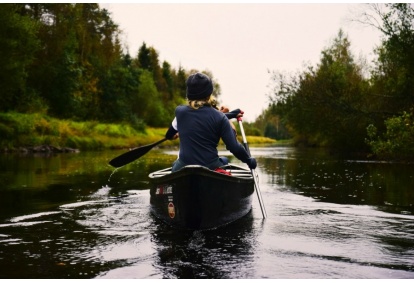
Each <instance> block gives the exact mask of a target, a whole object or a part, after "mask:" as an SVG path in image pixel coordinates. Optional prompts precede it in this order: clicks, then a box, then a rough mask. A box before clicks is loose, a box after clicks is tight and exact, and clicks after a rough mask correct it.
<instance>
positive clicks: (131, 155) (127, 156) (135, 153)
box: [109, 138, 167, 168]
mask: <svg viewBox="0 0 414 283" xmlns="http://www.w3.org/2000/svg"><path fill="white" fill-rule="evenodd" d="M166 140H167V139H166V138H163V139H162V140H159V141H157V142H154V143H152V144H148V145H144V146H140V147H136V148H134V149H131V150H130V151H128V152H125V153H123V154H121V155H120V156H117V157H115V158H114V159H112V160H111V161H109V164H110V165H111V166H113V167H116V168H118V167H122V166H124V165H126V164H128V163H131V162H132V161H134V160H137V159H138V158H140V157H141V156H143V155H144V154H146V153H147V152H148V151H150V150H151V149H152V148H153V147H155V146H156V145H158V144H160V143H162V142H165V141H166Z"/></svg>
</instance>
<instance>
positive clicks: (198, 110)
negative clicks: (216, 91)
mask: <svg viewBox="0 0 414 283" xmlns="http://www.w3.org/2000/svg"><path fill="white" fill-rule="evenodd" d="M186 85H187V100H188V105H180V106H178V107H177V108H176V109H175V119H174V121H173V122H172V124H171V126H170V127H169V129H168V130H167V132H166V134H165V137H166V138H167V139H170V140H171V139H174V138H177V137H178V132H179V135H180V151H179V156H178V159H177V160H176V161H175V162H174V163H173V166H172V171H173V172H175V171H178V170H179V169H181V168H182V167H184V166H186V165H202V166H205V167H207V168H209V169H211V170H216V169H217V168H220V167H221V166H223V165H225V162H223V161H222V160H221V159H220V158H219V156H218V150H217V146H218V143H219V141H220V138H221V139H222V140H223V142H224V144H225V145H226V149H227V150H229V151H230V152H231V153H232V154H233V155H234V156H235V157H236V158H238V159H239V160H241V161H242V162H244V163H246V164H247V165H248V166H249V168H250V169H255V168H256V166H257V162H256V159H255V158H253V157H250V156H249V154H248V152H247V151H246V149H245V148H244V147H243V145H241V144H240V143H239V142H238V141H237V139H236V133H235V131H234V130H233V128H232V127H231V126H230V122H229V119H228V118H227V116H226V115H225V114H224V113H222V112H220V111H217V110H216V109H215V108H213V107H212V105H211V104H210V103H209V100H210V98H211V94H212V93H213V83H212V81H211V79H210V78H209V77H208V76H207V75H205V74H203V73H195V74H192V75H190V76H189V77H188V79H187V81H186ZM237 115H238V114H236V116H237Z"/></svg>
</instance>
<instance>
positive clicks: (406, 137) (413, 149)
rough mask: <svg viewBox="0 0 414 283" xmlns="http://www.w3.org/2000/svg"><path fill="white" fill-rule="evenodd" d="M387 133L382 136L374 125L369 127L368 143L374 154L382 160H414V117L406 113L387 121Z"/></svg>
mask: <svg viewBox="0 0 414 283" xmlns="http://www.w3.org/2000/svg"><path fill="white" fill-rule="evenodd" d="M385 127H386V131H385V133H384V134H383V135H382V136H380V135H378V133H377V128H376V127H375V126H374V125H372V124H371V125H369V126H368V127H367V132H368V139H367V140H366V141H367V143H368V144H369V145H370V147H371V148H372V152H373V153H374V154H375V155H376V156H378V157H379V158H382V159H405V160H412V159H413V158H414V119H413V115H412V114H409V113H407V112H404V113H403V114H402V115H401V116H396V117H392V118H389V119H387V120H386V121H385Z"/></svg>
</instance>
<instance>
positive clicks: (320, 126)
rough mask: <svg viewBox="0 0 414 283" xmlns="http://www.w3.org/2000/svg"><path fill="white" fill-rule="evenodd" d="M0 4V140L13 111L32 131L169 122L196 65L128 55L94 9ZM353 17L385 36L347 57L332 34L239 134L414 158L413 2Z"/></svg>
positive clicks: (9, 131) (145, 50) (370, 8)
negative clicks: (29, 121)
mask: <svg viewBox="0 0 414 283" xmlns="http://www.w3.org/2000/svg"><path fill="white" fill-rule="evenodd" d="M0 7H1V9H0V48H1V52H0V63H1V66H2V67H1V69H0V73H1V75H0V89H1V95H0V135H1V136H2V142H1V146H16V145H17V144H19V143H16V142H15V141H16V136H17V135H19V134H21V133H22V132H24V131H23V130H21V131H20V132H19V130H18V129H16V124H13V123H15V121H16V120H19V119H20V118H16V117H17V116H18V117H22V116H21V115H32V116H27V117H40V118H38V121H42V123H43V124H44V125H43V126H42V123H40V122H37V124H36V123H35V124H33V125H32V126H30V127H31V128H34V129H37V130H36V131H34V133H35V134H38V135H43V134H45V132H47V131H49V132H51V131H54V130H51V126H50V123H51V122H50V121H49V120H50V119H60V120H64V121H71V122H74V123H82V122H86V121H88V122H87V123H106V124H107V125H112V124H119V125H124V126H125V125H128V127H131V128H132V129H133V130H134V131H136V132H145V131H146V129H147V128H148V127H154V128H163V127H168V125H169V123H170V122H171V118H172V117H173V116H174V109H175V107H176V106H177V105H178V104H182V103H185V89H186V87H185V80H186V78H187V76H188V75H189V74H191V73H192V72H194V71H196V70H185V69H183V68H182V67H181V66H179V67H178V69H175V68H173V67H172V66H171V64H169V63H168V62H167V61H164V62H160V60H159V56H158V51H157V50H156V49H155V48H154V47H152V46H147V45H146V44H145V42H143V43H142V45H141V47H140V48H139V50H137V51H136V54H129V53H126V52H125V51H124V50H123V49H122V42H121V40H120V38H121V36H120V35H121V30H120V28H119V27H118V25H117V24H116V23H114V21H113V20H112V19H111V15H110V13H109V12H108V11H107V10H106V9H102V8H100V6H99V4H93V3H76V4H75V3H68V4H63V3H29V4H23V3H6V4H0ZM358 20H359V21H361V23H363V24H367V25H371V26H373V27H375V28H377V29H379V30H380V31H381V33H382V35H383V37H382V38H381V45H380V46H378V47H377V48H376V50H375V54H376V59H375V60H374V61H373V62H370V63H368V62H366V61H364V60H362V59H361V58H356V57H355V56H354V55H353V54H352V52H351V51H350V46H351V44H352V43H351V42H350V41H349V40H348V37H347V35H346V33H345V32H344V31H343V30H340V31H338V34H337V36H336V37H335V39H334V40H333V42H332V44H331V45H330V46H328V47H326V48H325V49H324V50H322V51H321V56H320V62H319V63H318V64H317V65H316V66H307V67H305V68H304V70H302V71H300V72H298V73H296V74H285V73H281V72H279V71H277V70H275V71H273V72H272V74H271V76H270V78H269V80H270V81H271V84H272V91H271V94H270V95H269V105H268V107H267V109H266V110H264V111H263V113H262V114H261V115H260V116H259V117H258V118H257V119H256V121H255V122H253V123H248V124H247V123H246V124H247V125H246V134H248V135H252V136H253V135H254V136H264V137H269V138H272V139H277V140H283V139H289V140H292V141H293V144H294V145H296V146H314V147H326V148H328V149H330V150H332V151H333V152H342V153H343V152H352V153H359V154H364V155H365V156H366V155H369V156H370V157H375V158H381V159H404V160H412V159H413V158H414V122H413V120H414V117H413V115H414V10H413V5H412V4H407V3H395V4H369V5H367V6H366V12H365V13H364V14H363V15H362V17H361V18H359V19H358ZM304 59H306V58H304ZM197 71H203V72H206V73H208V74H209V75H210V76H211V77H212V79H213V82H214V83H215V92H214V95H215V96H216V97H217V98H218V99H220V85H219V84H218V83H217V82H216V81H215V78H214V75H213V73H212V72H213V71H214V70H213V71H209V70H197ZM154 113H156V115H154ZM33 115H35V116H33ZM48 119H49V120H48ZM12 121H14V122H12ZM45 125H46V126H45ZM65 125H66V124H65ZM88 125H90V124H88ZM30 127H29V128H30ZM48 127H49V128H48ZM60 127H61V128H62V126H60ZM17 128H18V127H17ZM61 130H62V129H60V130H56V131H61ZM128 131H129V130H128ZM67 132H70V131H67ZM25 133H26V134H27V131H26V132H25ZM59 135H61V134H59ZM25 142H26V143H27V140H25ZM60 142H62V140H60ZM20 143H22V142H20Z"/></svg>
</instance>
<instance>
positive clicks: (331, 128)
mask: <svg viewBox="0 0 414 283" xmlns="http://www.w3.org/2000/svg"><path fill="white" fill-rule="evenodd" d="M356 20H358V21H359V22H362V23H363V24H366V25H370V26H373V27H375V28H378V29H379V30H380V31H381V32H382V34H383V37H382V38H381V44H380V46H378V47H377V48H376V49H375V50H374V52H375V54H376V59H375V60H374V61H373V62H372V63H373V66H370V65H369V64H367V62H366V61H365V60H363V58H362V59H358V60H356V58H355V57H354V56H353V55H352V53H351V50H350V45H351V44H350V42H349V40H348V38H347V36H346V35H345V34H344V32H343V31H342V30H340V31H339V33H338V35H337V37H336V38H335V39H334V40H333V42H332V45H331V46H330V47H328V48H326V49H325V50H323V51H322V53H321V59H320V62H319V64H317V66H309V67H307V68H306V69H305V70H304V71H302V72H299V73H298V74H295V75H289V74H284V73H282V72H278V71H275V72H274V73H273V79H272V80H273V86H274V89H273V91H272V92H273V94H272V95H271V99H272V102H271V103H270V105H269V107H268V109H266V110H265V111H264V112H263V113H262V115H261V116H260V117H259V118H258V119H257V120H256V125H257V126H258V127H259V128H261V129H264V133H265V135H266V136H270V137H273V138H281V137H283V136H284V135H285V136H286V135H290V136H292V137H293V139H294V142H295V143H296V144H297V145H300V144H302V145H306V146H324V147H327V148H330V149H332V150H336V151H338V152H354V153H355V152H361V153H367V152H371V153H373V154H374V155H376V156H377V157H380V158H386V159H408V160H413V159H414V116H413V115H414V6H413V5H412V4H409V3H408V4H407V3H405V4H404V3H396V4H369V5H367V6H366V10H365V11H364V12H363V13H362V14H361V15H360V17H359V18H358V19H356ZM304 48H306V46H305V47H304ZM269 121H272V123H269Z"/></svg>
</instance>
